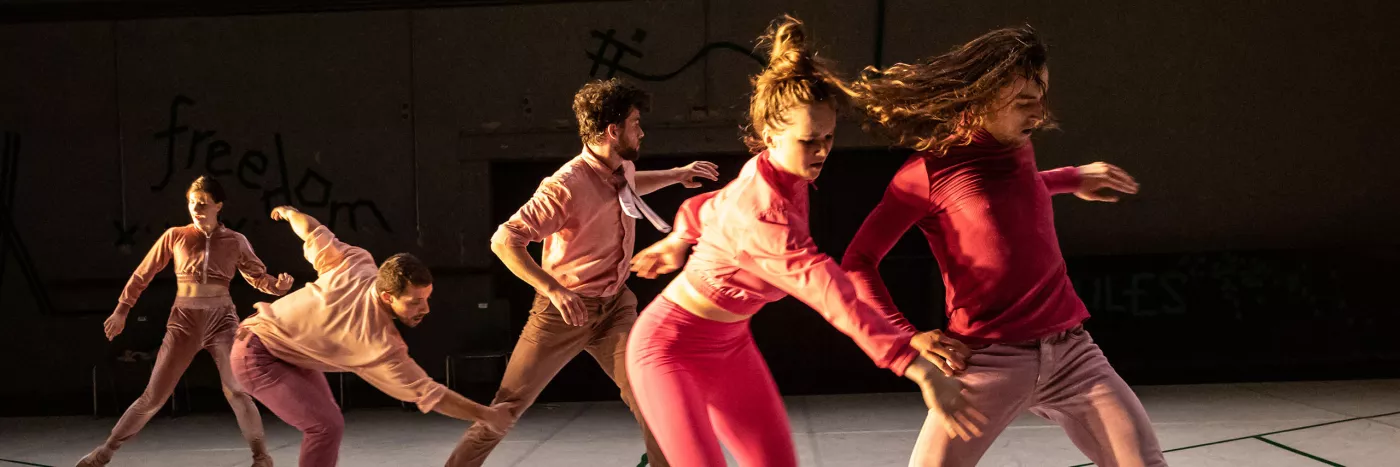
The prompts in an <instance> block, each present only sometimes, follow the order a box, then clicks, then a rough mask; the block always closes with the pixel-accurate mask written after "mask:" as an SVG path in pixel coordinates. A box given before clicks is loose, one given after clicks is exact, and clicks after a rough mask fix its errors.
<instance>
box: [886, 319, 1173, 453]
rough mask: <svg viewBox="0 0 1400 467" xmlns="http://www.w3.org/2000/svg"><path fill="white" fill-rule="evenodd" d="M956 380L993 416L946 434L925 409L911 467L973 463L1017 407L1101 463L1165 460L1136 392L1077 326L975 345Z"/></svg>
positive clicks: (972, 401) (971, 400)
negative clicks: (960, 433) (977, 426)
mask: <svg viewBox="0 0 1400 467" xmlns="http://www.w3.org/2000/svg"><path fill="white" fill-rule="evenodd" d="M967 363H968V368H967V371H966V372H964V373H963V374H962V375H961V376H960V377H959V378H958V380H960V381H962V383H963V385H964V391H963V394H964V396H965V397H966V398H967V401H968V403H969V405H971V406H972V407H974V408H976V409H977V410H979V411H981V412H982V413H983V414H984V415H986V416H987V418H989V419H990V420H991V422H990V423H989V424H988V425H987V426H985V427H984V428H983V436H982V437H980V438H974V439H973V440H972V441H963V440H962V439H961V438H955V439H949V438H948V435H947V431H945V430H944V429H943V424H942V423H939V422H938V420H937V419H936V418H935V417H934V416H933V415H932V414H930V416H929V418H928V419H927V420H926V421H925V422H924V428H923V431H921V432H920V433H919V440H918V442H917V444H915V446H914V454H913V456H912V458H911V459H910V461H909V465H910V466H911V467H924V466H940V467H943V466H974V465H977V461H978V460H980V459H981V458H982V455H983V454H985V453H986V452H987V448H988V447H990V446H991V445H992V442H993V441H994V440H996V437H997V435H999V434H1001V432H1002V431H1003V430H1005V429H1006V426H1007V425H1009V424H1011V421H1012V420H1015V419H1016V416H1017V415H1019V414H1020V413H1021V412H1023V411H1026V410H1030V411H1031V413H1034V414H1036V415H1039V416H1041V417H1044V418H1046V419H1048V420H1051V421H1053V422H1055V423H1057V424H1059V425H1060V426H1061V427H1063V428H1064V430H1065V432H1066V433H1068V434H1069V438H1070V440H1071V441H1073V442H1074V445H1075V446H1077V447H1079V450H1080V451H1082V452H1083V453H1084V455H1086V456H1088V457H1089V459H1090V460H1092V461H1094V463H1095V464H1098V465H1099V466H1105V467H1114V466H1121V467H1133V466H1165V465H1167V463H1166V461H1165V460H1163V458H1162V448H1161V447H1160V446H1159V445H1158V444H1157V434H1156V433H1155V432H1154V431H1153V430H1152V423H1151V421H1149V420H1148V419H1147V411H1145V410H1143V408H1142V403H1141V402H1139V401H1138V398H1137V395H1136V394H1133V390H1132V389H1130V388H1128V385H1127V383H1124V382H1123V379H1122V378H1120V377H1118V373H1117V372H1116V371H1114V370H1113V367H1112V366H1110V365H1109V364H1108V359H1106V358H1104V356H1103V352H1101V351H1099V346H1097V345H1095V344H1094V340H1093V339H1092V338H1090V337H1089V333H1088V332H1086V331H1084V328H1083V327H1075V328H1074V329H1071V330H1068V331H1065V332H1062V333H1059V334H1055V335H1052V336H1049V337H1045V338H1041V339H1039V340H1036V341H1029V342H1022V343H1015V344H996V345H991V346H987V347H984V348H980V349H978V348H974V350H973V353H972V356H971V357H970V358H969V359H968V361H967Z"/></svg>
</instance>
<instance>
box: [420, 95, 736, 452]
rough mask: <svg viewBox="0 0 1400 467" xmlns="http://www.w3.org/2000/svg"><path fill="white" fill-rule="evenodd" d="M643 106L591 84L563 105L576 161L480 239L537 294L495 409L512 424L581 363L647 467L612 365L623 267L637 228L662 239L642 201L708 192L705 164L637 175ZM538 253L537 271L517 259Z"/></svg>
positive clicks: (479, 448) (624, 388) (622, 323)
mask: <svg viewBox="0 0 1400 467" xmlns="http://www.w3.org/2000/svg"><path fill="white" fill-rule="evenodd" d="M650 102H651V96H650V95H648V94H647V93H646V92H645V91H642V90H641V89H638V88H636V87H634V86H632V85H630V84H627V83H625V82H622V81H620V80H617V79H610V80H606V81H594V82H590V83H588V84H586V85H584V86H583V88H582V89H580V90H579V91H578V93H577V94H575V96H574V114H575V116H576V117H577V118H578V123H579V136H580V137H581V138H582V139H583V149H582V150H581V151H579V154H578V155H577V156H575V157H574V158H573V159H571V160H569V162H568V163H566V164H564V166H563V167H560V168H559V170H558V171H557V172H555V173H554V175H553V176H551V177H549V178H547V179H545V180H544V181H543V182H541V183H540V186H539V189H537V190H536V191H535V194H534V196H533V197H531V198H530V200H529V201H528V202H526V203H525V205H524V206H521V207H520V210H519V211H517V212H516V213H515V215H513V216H511V218H510V220H508V221H506V223H504V224H501V226H500V228H499V229H497V230H496V234H495V235H494V236H493V237H491V251H493V252H495V253H496V256H498V257H500V258H501V262H502V263H505V265H506V267H508V268H510V271H511V272H513V273H515V275H516V276H517V277H520V279H521V280H523V281H525V282H527V283H529V284H530V286H531V287H534V289H535V290H536V291H537V294H536V295H535V301H534V303H533V304H532V306H531V307H530V320H529V322H527V323H525V329H524V330H523V331H522V332H521V334H520V340H519V341H518V342H517V343H516V344H515V351H514V352H513V353H512V354H511V358H510V363H508V364H507V365H506V371H505V377H504V378H503V379H502V380H501V387H500V390H499V391H497V392H496V399H495V402H494V403H496V404H501V405H502V406H504V407H506V408H507V409H508V410H509V411H510V414H511V416H513V417H519V416H520V415H521V414H522V413H524V412H525V409H527V408H529V407H530V404H533V403H534V402H535V398H536V397H538V396H539V394H540V391H543V390H544V387H545V385H547V384H549V381H550V380H551V379H553V378H554V375H555V374H557V373H558V372H559V370H560V369H562V368H563V367H564V365H565V364H567V363H569V361H570V360H573V359H574V357H575V356H577V355H578V354H579V352H583V351H587V352H588V353H589V354H590V355H592V356H593V358H594V359H595V360H597V361H598V365H599V366H601V367H602V368H603V371H604V372H605V373H607V374H608V376H610V377H612V379H613V381H616V382H617V387H618V388H619V389H620V390H621V393H622V401H623V402H625V403H627V406H628V407H630V408H632V413H633V415H635V416H636V418H637V423H638V424H639V425H641V427H642V437H643V439H644V440H645V442H646V446H647V459H648V460H649V462H650V463H651V465H653V466H666V465H667V463H666V458H665V457H663V456H662V455H661V451H660V450H659V449H658V448H657V447H656V442H655V441H654V440H653V439H652V434H651V430H648V429H647V424H646V422H645V421H644V420H643V419H642V416H641V413H640V412H639V411H638V409H637V404H636V403H635V402H634V401H633V397H632V386H631V385H630V384H628V377H627V369H626V367H625V365H623V354H624V351H625V349H626V345H627V335H628V333H629V332H631V330H632V323H633V322H635V321H636V320H637V296H636V295H633V294H632V291H631V290H628V289H627V276H628V275H629V271H628V266H627V265H628V261H629V260H630V259H631V258H632V248H633V243H634V242H635V238H636V222H637V221H636V220H637V219H642V218H645V219H646V220H647V221H649V222H650V223H651V224H652V226H654V227H656V228H657V229H660V230H662V231H670V229H671V227H670V226H669V225H667V224H666V221H665V220H664V219H662V218H661V217H660V216H658V215H657V214H656V213H655V212H653V211H652V210H651V208H649V207H647V205H646V203H645V202H643V201H642V198H641V195H645V194H647V193H651V192H653V191H656V190H659V189H661V188H663V187H666V186H668V185H672V184H676V183H680V184H682V185H684V186H685V187H687V188H696V187H699V186H700V181H699V180H697V179H700V178H703V179H709V180H715V179H716V178H717V177H718V176H719V173H718V171H717V169H716V167H715V165H714V164H711V163H709V162H694V163H691V164H689V165H687V166H685V167H679V168H675V169H671V170H655V171H641V172H638V171H637V169H636V166H635V165H633V161H635V160H637V158H638V156H639V155H640V152H639V151H640V149H641V144H642V137H643V136H644V135H645V133H644V132H643V131H642V126H641V118H642V117H641V115H642V112H645V111H647V110H649V107H650ZM541 241H542V242H544V250H543V254H542V255H541V256H542V261H540V262H539V263H536V262H535V259H534V258H532V257H530V254H529V253H528V252H527V251H526V250H525V245H527V244H529V243H531V242H541ZM502 437H503V433H499V432H490V431H487V430H484V429H481V428H477V427H472V428H471V429H470V430H468V431H467V433H466V434H465V435H463V437H462V440H461V442H460V443H458V445H457V448H456V450H454V451H453V452H452V457H451V459H449V460H448V463H447V465H448V466H452V467H475V466H480V465H481V464H482V463H483V462H486V457H487V456H488V455H490V454H491V450H492V449H495V448H496V445H497V444H499V443H500V442H501V438H502Z"/></svg>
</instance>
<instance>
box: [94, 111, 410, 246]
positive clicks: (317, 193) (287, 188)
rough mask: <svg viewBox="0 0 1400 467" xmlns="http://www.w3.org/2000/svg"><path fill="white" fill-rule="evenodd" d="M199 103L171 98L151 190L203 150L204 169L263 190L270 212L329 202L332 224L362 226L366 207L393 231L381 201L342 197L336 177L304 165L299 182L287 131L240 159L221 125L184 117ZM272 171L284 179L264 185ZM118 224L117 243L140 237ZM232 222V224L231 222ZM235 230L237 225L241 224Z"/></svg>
mask: <svg viewBox="0 0 1400 467" xmlns="http://www.w3.org/2000/svg"><path fill="white" fill-rule="evenodd" d="M194 105H195V100H194V99H191V98H189V97H186V96H183V95H177V96H175V97H174V98H173V99H172V100H171V101H170V119H169V124H168V125H167V126H166V128H165V129H164V130H161V131H158V132H156V133H155V134H153V135H152V136H153V137H154V139H155V140H156V141H164V142H165V144H164V146H165V174H164V175H162V176H161V179H160V181H159V182H158V183H155V184H153V185H151V191H153V192H161V191H164V190H165V189H167V188H168V187H169V186H170V182H171V179H172V178H173V176H174V174H175V173H176V172H177V171H179V170H182V169H192V168H195V165H196V162H197V161H198V160H199V156H200V155H201V154H203V156H204V167H203V170H202V171H203V172H205V173H208V174H209V175H211V176H213V177H215V178H224V177H234V178H236V179H237V180H238V183H239V184H241V185H242V186H243V187H244V188H246V189H249V190H261V191H262V194H261V199H262V202H263V209H264V212H267V211H271V210H272V208H273V207H275V206H279V205H283V204H292V205H299V206H303V207H312V208H324V209H326V210H328V211H329V215H328V217H327V218H326V225H327V226H328V227H330V228H332V229H334V228H336V225H337V223H338V222H339V221H340V220H347V221H349V223H350V225H349V227H350V229H352V230H359V228H360V224H359V220H360V216H359V215H358V214H363V212H361V211H364V212H367V213H368V215H367V216H365V217H367V218H372V219H373V220H374V221H377V222H378V223H379V227H380V228H382V229H384V231H386V232H393V229H392V228H390V227H389V221H388V220H387V219H385V217H384V213H383V212H382V211H380V210H379V206H378V205H377V204H375V202H374V201H371V200H366V199H363V198H359V199H353V200H343V199H336V198H335V197H333V196H332V189H333V187H334V186H335V183H334V182H332V181H331V180H330V179H329V178H327V177H326V176H324V175H321V174H320V173H318V172H316V171H315V170H313V169H311V168H306V169H303V171H302V174H301V177H300V178H299V179H297V183H296V184H295V185H293V184H292V181H291V180H292V179H291V178H290V177H291V172H290V171H289V170H288V169H287V157H286V153H285V151H284V146H283V141H282V134H281V133H278V132H274V133H273V135H272V143H273V149H274V151H273V152H272V153H271V154H267V153H263V152H262V151H261V150H258V149H250V150H248V151H245V152H244V153H243V154H242V155H241V156H237V158H236V159H235V156H234V154H233V146H232V145H230V144H229V142H227V141H224V140H221V139H217V138H215V135H217V134H218V131H217V130H206V129H200V128H194V127H191V126H189V125H186V124H184V123H183V122H181V121H180V108H181V107H191V106H194ZM182 144H186V145H187V147H188V148H189V151H188V153H187V154H186V157H185V164H184V167H183V168H180V167H176V164H177V163H176V151H177V149H178V147H179V146H180V145H182ZM271 171H276V174H275V175H273V178H274V180H273V182H274V183H275V182H278V181H280V182H281V183H280V184H279V185H276V186H275V187H274V186H270V185H269V186H267V187H264V186H263V184H262V183H260V182H261V181H262V180H263V178H264V177H265V175H266V174H268V172H271ZM181 225H183V224H181ZM225 225H229V222H228V221H225ZM238 225H239V226H242V225H243V221H239V222H238ZM114 227H115V228H116V230H117V245H118V246H119V247H121V246H127V247H129V246H130V245H131V244H132V243H133V242H134V238H133V235H134V234H135V232H136V228H135V227H131V228H127V229H123V228H122V227H121V225H120V224H119V223H118V224H116V225H114ZM230 227H232V226H231V225H230ZM147 230H149V229H147ZM235 230H237V229H236V228H235Z"/></svg>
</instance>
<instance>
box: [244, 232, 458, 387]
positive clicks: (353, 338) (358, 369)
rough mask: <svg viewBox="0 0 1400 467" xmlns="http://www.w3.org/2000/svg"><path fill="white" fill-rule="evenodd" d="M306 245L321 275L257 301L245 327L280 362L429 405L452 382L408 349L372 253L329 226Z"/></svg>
mask: <svg viewBox="0 0 1400 467" xmlns="http://www.w3.org/2000/svg"><path fill="white" fill-rule="evenodd" d="M302 250H303V252H304V253H305V254H306V260H307V261H310V262H311V264H312V265H314V266H315V267H316V274H317V276H318V277H317V278H316V282H312V283H309V284H306V286H305V287H302V288H301V289H300V290H297V291H295V292H292V293H289V294H287V296H286V297H282V298H280V299H278V300H277V301H275V302H272V303H270V304H269V303H257V304H255V305H253V306H254V307H255V308H257V310H258V312H257V313H255V314H254V315H253V316H249V317H248V319H246V320H243V327H244V328H247V329H248V330H249V331H252V332H253V333H254V334H257V335H258V338H259V339H261V340H262V343H263V345H264V346H266V347H267V350H268V351H270V352H272V355H273V356H276V357H277V358H279V359H281V360H282V361H285V362H287V363H290V364H293V365H296V366H299V367H302V368H308V369H312V370H316V371H348V372H353V373H355V375H357V376H359V377H360V378H363V379H364V380H365V381H367V382H369V384H371V385H373V386H374V387H376V388H379V390H381V391H384V393H385V394H388V395H389V396H391V397H393V398H395V399H398V400H401V401H405V402H413V403H416V404H418V410H421V411H423V412H424V413H426V412H429V411H431V410H432V409H433V407H434V406H436V405H437V403H438V401H440V400H442V396H443V395H444V394H446V392H447V387H446V386H443V385H442V384H440V383H438V382H436V381H433V379H432V378H429V377H428V374H427V373H426V372H424V371H423V368H422V367H420V366H418V363H416V362H414V361H413V359H412V358H410V357H409V356H408V346H407V345H406V344H404V342H403V338H402V337H400V336H399V331H398V329H396V328H394V317H393V312H392V311H391V310H390V309H389V307H388V306H386V305H384V304H383V302H380V301H379V298H378V297H376V296H375V295H377V294H376V293H375V290H374V279H375V277H377V275H378V272H379V268H378V267H377V266H375V264H374V258H373V257H371V256H370V254H369V252H368V251H365V250H364V249H361V248H359V247H354V246H350V245H347V244H345V243H344V242H341V241H340V240H337V239H336V238H335V234H332V233H331V231H330V229H327V228H326V226H324V225H323V226H320V227H317V228H316V230H314V231H312V232H311V235H310V236H309V237H308V238H307V239H306V243H305V244H304V245H303V246H302Z"/></svg>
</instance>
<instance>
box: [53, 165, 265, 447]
mask: <svg viewBox="0 0 1400 467" xmlns="http://www.w3.org/2000/svg"><path fill="white" fill-rule="evenodd" d="M185 199H186V200H187V201H188V204H189V211H190V218H191V219H192V220H193V222H192V223H190V224H189V225H185V226H181V227H172V228H170V229H168V230H166V231H165V233H164V234H162V235H161V236H160V239H159V240H156V244H155V245H154V246H152V247H151V251H150V252H149V253H147V254H146V259H144V260H142V261H141V265H140V266H137V267H136V272H134V273H132V274H131V279H130V280H128V281H127V283H126V288H125V289H123V290H122V295H121V298H120V299H118V300H117V309H116V311H113V312H112V316H111V317H109V318H107V322H106V323H104V326H105V331H106V334H107V339H108V340H111V339H113V338H115V337H117V335H118V334H121V333H122V329H123V328H124V327H125V326H126V317H127V314H128V312H130V311H131V307H133V306H136V299H138V298H140V297H141V292H143V291H145V290H146V286H148V285H150V284H151V279H153V278H155V275H156V274H157V273H159V272H161V271H162V270H164V269H165V266H166V265H168V264H170V262H171V261H174V262H175V279H176V289H175V305H174V306H173V307H171V308H170V318H169V319H168V320H167V321H166V324H165V339H163V340H162V341H161V344H160V351H159V352H158V353H157V354H156V363H155V368H154V369H153V370H152V371H151V382H150V383H148V384H147V385H146V390H145V392H142V393H141V397H140V398H138V399H136V402H133V403H132V404H131V407H130V408H128V409H126V413H125V414H122V418H121V420H118V421H117V426H115V427H113V428H112V434H111V435H110V436H108V437H107V441H106V442H104V443H103V444H102V445H101V446H98V447H97V449H94V450H93V451H92V452H91V453H89V454H88V455H87V456H85V457H83V459H82V460H80V461H78V466H80V467H95V466H101V465H107V463H108V462H110V461H111V460H112V455H113V453H114V451H116V450H117V449H118V448H120V447H121V445H122V443H124V442H126V441H127V440H129V439H131V438H132V437H133V436H136V434H137V433H138V432H140V431H141V428H142V427H144V426H146V422H149V421H150V420H151V417H152V416H154V415H155V414H156V412H158V411H160V408H161V406H163V405H165V400H166V399H168V398H169V397H170V393H171V392H172V391H174V390H175V385H176V384H177V383H179V381H180V375H182V374H184V373H185V369H186V368H188V367H189V366H190V361H191V360H193V359H194V355H195V354H196V353H199V351H200V350H206V351H208V352H209V356H211V357H213V358H214V365H215V366H217V367H218V368H219V377H220V379H221V380H222V381H223V386H224V397H226V398H228V403H229V405H230V406H232V407H233V413H234V415H235V416H236V417H237V418H238V428H239V429H240V430H242V431H243V438H244V439H246V440H247V441H248V446H249V447H250V448H252V450H253V465H254V466H255V467H270V466H271V465H272V457H270V456H268V454H267V447H266V446H265V445H264V439H263V425H262V419H261V418H259V416H258V408H257V406H256V405H254V404H253V399H252V398H251V397H248V393H246V392H244V390H243V387H242V386H240V385H239V384H238V382H237V381H235V380H234V378H233V374H232V373H230V370H229V358H228V355H229V348H230V347H231V346H232V345H233V333H234V330H235V329H237V328H238V315H237V314H236V313H235V307H234V305H233V300H232V299H230V298H229V295H228V285H229V281H230V280H232V279H233V275H234V274H235V273H241V274H242V275H243V279H244V280H246V281H248V283H249V284H251V285H252V286H253V287H254V288H256V289H258V290H261V291H263V292H265V293H269V294H272V295H282V294H285V293H287V290H288V289H290V288H291V287H292V276H289V275H287V274H286V273H283V274H281V275H280V276H278V277H273V276H272V275H270V274H267V267H265V266H263V263H262V260H259V259H258V255H256V254H254V253H253V246H252V245H249V244H248V239H246V238H244V237H243V235H242V234H239V233H238V232H234V231H232V230H229V228H228V227H224V225H223V224H222V223H220V222H219V211H220V210H222V209H223V207H224V199H225V195H224V188H223V186H222V185H220V184H219V182H218V181H217V180H214V179H213V178H209V177H199V178H198V179H195V181H194V183H192V184H190V188H189V189H188V190H185Z"/></svg>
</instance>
